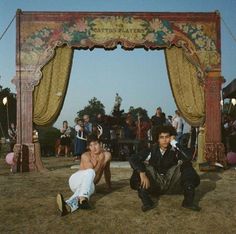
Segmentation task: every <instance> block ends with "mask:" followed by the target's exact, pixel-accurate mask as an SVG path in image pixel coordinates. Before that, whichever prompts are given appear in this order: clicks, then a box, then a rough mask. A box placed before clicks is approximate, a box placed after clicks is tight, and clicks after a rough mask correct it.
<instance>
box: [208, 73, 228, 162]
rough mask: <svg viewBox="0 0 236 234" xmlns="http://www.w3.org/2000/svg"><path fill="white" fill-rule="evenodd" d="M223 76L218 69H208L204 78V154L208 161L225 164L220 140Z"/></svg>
mask: <svg viewBox="0 0 236 234" xmlns="http://www.w3.org/2000/svg"><path fill="white" fill-rule="evenodd" d="M222 82H223V78H222V77H221V75H220V71H210V72H208V73H207V77H206V79H205V102H206V104H205V105H206V108H205V110H206V122H205V124H206V138H205V139H206V141H205V155H206V160H207V161H208V162H209V163H215V162H220V163H221V164H223V165H224V166H226V158H225V150H224V145H223V143H222V141H221V106H220V100H221V96H220V91H221V85H222Z"/></svg>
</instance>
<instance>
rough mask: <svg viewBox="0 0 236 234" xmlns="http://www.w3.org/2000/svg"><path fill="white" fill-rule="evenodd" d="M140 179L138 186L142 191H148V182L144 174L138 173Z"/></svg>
mask: <svg viewBox="0 0 236 234" xmlns="http://www.w3.org/2000/svg"><path fill="white" fill-rule="evenodd" d="M140 179H141V184H140V186H141V187H142V188H144V189H148V188H149V187H150V181H149V179H148V177H147V176H146V174H145V172H140Z"/></svg>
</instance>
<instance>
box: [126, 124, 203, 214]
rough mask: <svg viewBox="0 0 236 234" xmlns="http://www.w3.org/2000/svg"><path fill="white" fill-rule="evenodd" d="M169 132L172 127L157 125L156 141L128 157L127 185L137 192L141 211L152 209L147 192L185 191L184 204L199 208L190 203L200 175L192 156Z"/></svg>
mask: <svg viewBox="0 0 236 234" xmlns="http://www.w3.org/2000/svg"><path fill="white" fill-rule="evenodd" d="M172 135H173V129H172V127H169V126H162V127H160V128H159V129H158V133H157V137H156V139H157V143H158V144H157V145H155V146H153V147H152V149H143V150H142V151H140V152H139V153H138V154H136V155H133V156H131V157H130V165H131V167H132V168H133V169H134V171H133V174H132V176H131V179H130V186H131V188H132V189H134V190H137V191H138V196H139V198H140V199H141V201H142V203H143V206H142V210H143V211H144V212H145V211H147V210H150V209H152V208H154V203H153V201H152V199H151V198H150V193H154V194H156V195H160V194H164V193H165V194H172V193H177V192H180V191H183V192H184V200H183V202H182V206H183V207H185V208H188V209H191V210H194V211H199V210H200V207H198V206H197V205H195V204H194V203H193V200H194V192H195V188H196V187H197V186H198V185H199V184H200V178H199V175H198V174H197V173H196V171H195V170H194V168H193V167H192V163H191V156H190V155H188V153H187V152H186V151H185V150H183V149H182V148H181V147H180V145H179V144H178V143H177V141H176V140H175V139H174V136H172Z"/></svg>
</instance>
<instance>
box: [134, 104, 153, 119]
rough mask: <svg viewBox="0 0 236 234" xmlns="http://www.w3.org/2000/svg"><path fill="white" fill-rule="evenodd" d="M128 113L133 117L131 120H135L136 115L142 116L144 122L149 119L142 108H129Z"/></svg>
mask: <svg viewBox="0 0 236 234" xmlns="http://www.w3.org/2000/svg"><path fill="white" fill-rule="evenodd" d="M129 112H130V113H131V115H132V116H133V118H134V119H135V120H136V119H137V118H138V115H140V116H142V117H143V118H144V119H145V120H147V119H149V117H148V114H147V111H146V110H145V109H143V108H142V107H137V108H135V107H133V106H131V107H130V108H129Z"/></svg>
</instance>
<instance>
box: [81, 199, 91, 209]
mask: <svg viewBox="0 0 236 234" xmlns="http://www.w3.org/2000/svg"><path fill="white" fill-rule="evenodd" d="M78 202H79V201H78ZM79 208H80V209H82V210H90V209H91V206H90V205H89V203H88V200H87V199H84V200H83V201H82V202H81V203H80V202H79Z"/></svg>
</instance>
